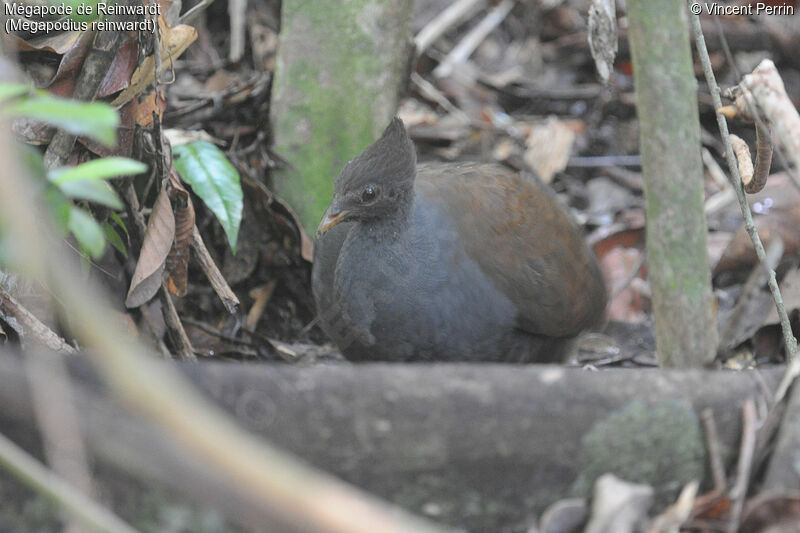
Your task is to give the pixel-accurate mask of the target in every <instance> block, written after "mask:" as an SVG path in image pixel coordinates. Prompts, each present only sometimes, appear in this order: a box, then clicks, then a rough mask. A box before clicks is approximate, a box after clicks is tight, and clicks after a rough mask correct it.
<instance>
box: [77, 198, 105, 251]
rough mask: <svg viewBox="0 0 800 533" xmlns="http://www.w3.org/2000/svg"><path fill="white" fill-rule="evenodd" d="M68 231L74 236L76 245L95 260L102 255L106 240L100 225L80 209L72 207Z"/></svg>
mask: <svg viewBox="0 0 800 533" xmlns="http://www.w3.org/2000/svg"><path fill="white" fill-rule="evenodd" d="M69 230H70V231H71V232H72V234H73V235H75V238H76V239H77V240H78V244H79V245H80V246H81V248H83V249H84V250H86V251H87V252H89V254H90V255H91V256H92V257H93V258H95V259H97V258H98V257H100V256H101V255H103V250H104V249H105V247H106V239H105V237H104V235H103V228H101V227H100V224H98V223H97V221H96V220H95V219H94V217H92V215H90V214H89V213H87V212H86V211H85V210H83V209H81V208H80V207H73V208H72V209H70V211H69Z"/></svg>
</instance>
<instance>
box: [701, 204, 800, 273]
mask: <svg viewBox="0 0 800 533" xmlns="http://www.w3.org/2000/svg"><path fill="white" fill-rule="evenodd" d="M754 222H755V225H756V229H757V230H758V235H759V236H760V237H761V241H762V242H763V243H764V248H767V247H768V246H769V243H770V241H771V240H772V238H773V237H774V236H776V235H777V236H778V237H780V238H781V239H782V240H783V245H784V255H786V256H793V255H797V254H800V232H798V231H797V228H798V227H800V205H795V206H793V207H791V208H789V209H771V210H770V212H769V214H767V215H764V216H761V217H757V218H755V219H754ZM757 261H758V258H757V257H756V251H755V248H753V243H752V241H751V240H750V236H749V235H748V234H747V231H746V230H745V229H744V225H742V227H740V228H739V229H738V230H737V231H736V233H734V234H733V237H732V238H731V242H730V243H729V244H728V246H727V248H725V251H724V252H723V253H722V257H720V259H719V261H718V262H717V264H716V265H715V266H714V274H718V273H720V272H723V271H726V270H736V269H749V268H751V267H752V266H753V265H755V264H756V262H757Z"/></svg>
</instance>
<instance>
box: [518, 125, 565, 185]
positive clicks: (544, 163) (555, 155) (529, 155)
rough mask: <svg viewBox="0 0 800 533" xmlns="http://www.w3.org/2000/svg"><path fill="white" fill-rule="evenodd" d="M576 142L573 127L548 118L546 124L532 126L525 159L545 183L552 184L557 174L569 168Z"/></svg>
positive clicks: (526, 144) (526, 145)
mask: <svg viewBox="0 0 800 533" xmlns="http://www.w3.org/2000/svg"><path fill="white" fill-rule="evenodd" d="M574 142H575V127H573V125H569V124H567V123H565V122H563V121H561V120H559V119H557V118H556V117H548V119H547V120H546V121H545V122H544V123H541V124H536V125H533V126H531V130H530V133H529V134H528V138H527V140H526V141H525V155H524V156H523V158H524V159H525V162H526V163H527V164H528V165H530V167H531V168H533V169H534V170H535V171H536V173H537V174H539V177H540V178H542V180H543V181H544V182H545V183H550V182H551V181H553V176H555V175H556V173H558V172H561V171H562V170H564V169H565V168H567V161H568V160H569V154H570V152H571V151H572V145H573V143H574Z"/></svg>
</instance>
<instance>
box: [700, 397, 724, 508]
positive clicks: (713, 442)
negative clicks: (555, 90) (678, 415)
mask: <svg viewBox="0 0 800 533" xmlns="http://www.w3.org/2000/svg"><path fill="white" fill-rule="evenodd" d="M700 419H701V420H702V422H703V429H704V430H705V433H706V445H707V446H708V459H709V463H710V466H711V477H712V478H713V479H714V492H716V493H718V494H722V493H723V492H725V466H724V465H723V463H722V453H721V452H720V449H719V434H718V433H717V424H716V422H714V412H713V411H712V410H711V409H709V408H706V409H703V412H702V413H700Z"/></svg>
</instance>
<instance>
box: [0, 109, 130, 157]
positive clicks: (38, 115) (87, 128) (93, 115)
mask: <svg viewBox="0 0 800 533" xmlns="http://www.w3.org/2000/svg"><path fill="white" fill-rule="evenodd" d="M2 114H3V115H6V116H11V117H28V118H34V119H37V120H41V121H43V122H45V123H47V124H50V125H51V126H56V127H58V128H61V129H63V130H65V131H67V132H69V133H72V134H73V135H86V136H87V137H91V138H93V139H95V140H97V141H98V142H101V143H103V144H105V145H106V146H113V145H114V143H115V142H116V138H117V126H119V115H118V114H117V111H116V110H115V109H114V108H113V107H111V106H109V105H107V104H103V103H100V102H75V101H72V100H65V99H62V98H54V97H43V98H29V99H26V100H23V101H21V102H16V103H13V104H11V105H8V106H6V107H4V108H3V109H2Z"/></svg>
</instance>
